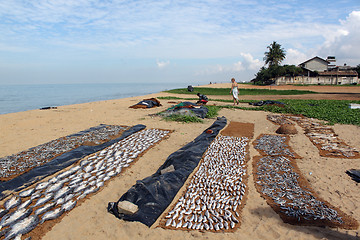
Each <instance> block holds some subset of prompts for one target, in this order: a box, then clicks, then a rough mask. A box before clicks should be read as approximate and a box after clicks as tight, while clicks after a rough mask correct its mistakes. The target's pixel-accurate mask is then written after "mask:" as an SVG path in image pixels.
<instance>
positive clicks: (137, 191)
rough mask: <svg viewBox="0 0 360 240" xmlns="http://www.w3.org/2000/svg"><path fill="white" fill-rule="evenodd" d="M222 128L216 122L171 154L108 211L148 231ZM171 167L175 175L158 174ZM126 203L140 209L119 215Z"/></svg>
mask: <svg viewBox="0 0 360 240" xmlns="http://www.w3.org/2000/svg"><path fill="white" fill-rule="evenodd" d="M225 125H226V118H225V117H222V118H218V119H217V120H216V121H215V122H214V123H213V125H212V126H211V127H209V128H208V129H206V130H205V131H204V132H203V133H202V134H201V135H200V136H198V137H197V138H196V139H195V140H193V141H192V142H190V143H188V144H187V145H186V146H184V147H182V148H181V149H179V150H178V151H176V152H174V153H172V154H171V155H170V156H169V157H168V158H167V159H166V161H165V163H164V164H163V165H162V166H161V167H160V168H159V169H158V170H157V171H156V173H154V174H153V175H152V176H150V177H147V178H145V179H143V180H138V181H137V182H136V184H135V185H134V186H132V187H131V188H130V189H129V190H128V191H127V192H126V193H125V194H124V195H123V196H121V198H120V199H119V200H118V201H117V202H110V203H109V204H108V211H109V212H110V213H112V214H114V215H115V216H116V217H118V218H120V219H124V220H127V221H139V222H142V223H144V224H145V225H147V226H149V227H150V226H151V225H152V224H153V223H154V222H155V221H156V219H157V218H158V217H159V216H160V215H161V214H162V212H163V211H164V210H165V209H166V208H167V207H168V206H169V204H170V203H171V202H172V200H173V198H174V197H175V195H176V194H177V192H178V191H179V190H180V188H181V187H182V186H183V184H184V182H185V181H186V179H187V178H188V176H189V175H190V174H191V173H192V172H193V171H194V169H195V168H196V166H197V165H198V163H199V161H200V160H201V158H202V156H203V154H204V153H205V151H206V149H207V148H208V147H209V145H210V144H211V142H212V141H213V140H214V139H215V137H216V136H217V135H218V133H219V132H220V130H221V129H223V128H224V127H225ZM210 130H212V131H210ZM171 165H173V166H174V168H175V171H172V172H167V173H165V174H163V175H161V170H162V169H165V168H167V167H169V166H171ZM125 200H126V201H129V202H132V203H134V204H136V205H137V206H138V208H139V209H138V211H137V212H136V213H135V214H133V215H125V214H120V213H119V212H118V209H117V204H118V202H120V201H125Z"/></svg>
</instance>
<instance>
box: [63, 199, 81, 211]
mask: <svg viewBox="0 0 360 240" xmlns="http://www.w3.org/2000/svg"><path fill="white" fill-rule="evenodd" d="M76 203H77V202H76V201H73V200H70V201H68V202H66V203H64V204H63V205H62V207H61V208H62V210H64V211H70V210H71V209H73V208H74V207H75V205H76Z"/></svg>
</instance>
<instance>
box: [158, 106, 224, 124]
mask: <svg viewBox="0 0 360 240" xmlns="http://www.w3.org/2000/svg"><path fill="white" fill-rule="evenodd" d="M206 107H207V109H209V111H208V113H207V114H206V116H205V118H214V117H216V116H217V115H218V112H219V110H220V109H221V107H219V106H206ZM164 119H165V120H166V121H176V122H184V123H191V122H195V123H197V122H199V123H203V122H204V121H203V120H202V119H200V118H198V117H196V116H188V115H181V114H172V115H170V116H166V117H164Z"/></svg>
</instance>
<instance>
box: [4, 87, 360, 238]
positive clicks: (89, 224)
mask: <svg viewBox="0 0 360 240" xmlns="http://www.w3.org/2000/svg"><path fill="white" fill-rule="evenodd" d="M210 86H211V87H214V86H216V87H219V86H223V87H229V84H216V85H214V84H213V85H210ZM241 87H243V86H241ZM274 88H276V87H272V89H274ZM289 88H292V87H291V86H289ZM309 88H310V87H309ZM314 88H315V89H316V90H317V91H320V90H319V88H318V87H317V86H314ZM350 88H351V90H348V89H347V88H346V87H338V88H333V87H330V89H328V88H327V90H326V91H325V92H330V91H331V92H333V93H339V92H340V93H342V92H348V93H350V92H352V93H351V94H349V95H351V96H355V97H356V99H357V100H360V97H359V94H360V88H359V87H354V88H353V87H350ZM296 89H300V87H296ZM334 89H335V90H334ZM339 89H340V90H339ZM313 90H314V89H313ZM322 91H323V89H322ZM353 91H354V92H353ZM168 95H171V96H175V95H174V94H167V93H157V94H150V95H147V96H141V97H133V98H126V99H119V100H109V101H102V102H92V103H86V104H78V105H69V106H61V107H58V109H51V110H32V111H26V112H20V113H11V114H3V115H0V139H1V140H0V157H3V156H6V155H10V154H14V153H17V152H19V151H22V150H26V149H28V148H30V147H33V146H37V145H39V144H42V143H45V142H48V141H51V140H54V139H56V138H59V137H62V136H66V135H69V134H72V133H75V132H78V131H81V130H84V129H87V128H89V127H93V126H96V125H98V124H100V123H104V124H117V125H128V126H132V125H136V124H144V125H146V126H147V128H161V129H170V130H174V132H173V133H172V134H171V135H170V138H168V139H166V140H164V141H162V142H161V143H160V144H158V145H156V146H155V147H154V148H152V149H151V150H150V151H148V152H147V153H146V154H145V155H144V156H143V157H141V158H140V159H139V160H138V161H137V162H136V163H135V164H134V165H133V166H131V167H130V168H129V169H128V170H127V171H125V172H124V173H122V174H120V175H119V176H117V177H116V178H114V179H113V180H112V181H111V182H110V183H109V184H107V186H106V187H105V188H103V189H102V190H101V191H99V192H98V193H97V194H95V195H93V196H92V197H91V198H90V199H87V200H86V201H85V202H83V203H82V204H81V205H79V206H77V207H76V208H75V209H73V210H72V211H70V212H69V213H67V214H66V216H65V217H63V218H62V220H61V222H59V223H57V224H56V225H55V226H54V227H53V228H52V229H51V230H50V231H49V232H47V233H46V234H45V236H44V237H43V239H52V240H54V239H61V240H64V239H156V240H158V239H358V237H357V236H358V235H359V233H360V230H341V229H331V228H319V227H304V226H293V225H289V224H286V223H283V222H282V220H281V219H280V217H279V216H278V215H277V214H276V213H275V212H274V211H273V210H272V209H271V208H270V207H269V206H268V205H267V203H266V201H265V200H264V199H263V198H262V197H261V196H260V194H259V193H258V192H257V191H256V189H255V186H254V181H253V177H252V159H251V160H250V162H249V164H248V169H249V173H250V177H249V182H248V184H249V185H248V190H249V193H248V200H247V202H246V206H245V207H244V209H243V212H242V223H241V226H240V228H238V229H237V230H236V231H235V232H234V233H202V232H199V231H190V232H186V231H177V230H165V229H162V228H156V226H153V227H151V228H148V227H147V226H145V225H143V224H141V223H138V222H125V221H123V220H119V219H117V218H115V217H114V215H111V214H109V213H108V212H107V211H106V207H107V204H108V202H112V201H117V200H118V199H119V198H120V196H121V195H122V194H124V193H125V192H126V191H127V190H128V189H129V188H130V187H131V186H132V185H133V184H135V182H136V180H138V179H143V178H145V177H147V176H149V175H151V174H153V173H154V172H155V171H156V170H157V169H158V168H159V167H160V166H161V165H162V164H163V163H164V161H165V160H166V158H167V157H168V156H169V155H170V154H171V153H173V152H175V151H177V150H178V149H179V148H181V147H182V146H184V145H185V144H187V143H188V142H190V141H192V140H193V139H194V138H196V137H197V136H198V135H199V134H201V133H202V131H203V130H204V129H206V128H207V127H209V126H210V125H211V124H212V123H213V122H214V120H215V119H206V120H205V122H204V123H191V124H182V123H176V122H166V121H163V120H160V119H159V118H157V117H150V116H148V115H149V114H152V113H157V112H159V111H162V110H164V109H166V108H168V107H170V106H171V105H172V104H170V103H168V102H167V100H161V103H162V104H163V106H162V107H159V108H154V109H130V108H128V107H129V106H130V105H133V104H135V103H137V102H139V101H141V100H142V99H144V98H150V97H159V96H168ZM321 95H322V94H321ZM325 95H327V96H328V97H334V96H335V95H337V94H324V96H325ZM340 95H345V94H340ZM241 97H242V99H250V100H251V98H249V96H241ZM293 97H294V96H293ZM306 97H307V96H306V95H305V98H306ZM280 98H282V97H277V98H274V99H280ZM227 99H231V97H230V96H228V97H227ZM266 99H269V98H268V97H266ZM266 99H262V98H260V97H259V96H258V100H266ZM210 104H211V101H210ZM267 114H268V113H266V112H258V111H243V110H230V109H223V110H221V111H220V112H219V115H220V116H225V117H226V118H227V119H228V121H237V122H244V123H253V124H254V126H255V128H254V138H253V139H252V141H253V140H254V139H255V138H257V137H258V136H259V135H260V134H275V131H276V129H277V128H278V126H276V125H274V124H273V123H271V122H270V121H268V120H266V115H267ZM333 128H334V130H335V132H336V133H337V134H338V135H339V138H341V139H343V140H344V141H345V142H346V143H348V144H349V145H351V146H353V147H356V148H358V149H359V146H360V138H359V135H360V127H357V126H351V125H335V126H333ZM297 130H298V132H299V133H298V134H296V135H293V136H291V140H290V144H291V147H292V148H293V150H294V151H295V152H296V153H298V154H299V155H300V156H301V157H303V158H302V159H299V160H297V164H298V166H299V168H300V170H301V171H302V173H303V174H304V176H305V177H306V179H307V180H308V181H309V183H310V184H311V186H312V187H313V189H314V190H315V191H316V193H317V194H318V195H319V196H320V197H321V198H323V199H324V200H326V201H328V202H330V203H331V204H333V205H334V206H337V207H339V208H340V209H341V210H342V211H343V212H345V213H346V214H348V215H350V216H352V217H353V218H355V219H356V220H358V221H360V201H359V200H360V191H359V190H360V189H359V186H358V184H356V183H355V182H354V181H352V180H351V178H350V177H349V176H347V175H346V174H345V171H346V170H348V169H351V168H360V162H359V161H360V160H359V159H339V158H324V157H320V156H319V151H318V150H317V148H316V147H315V146H314V145H313V144H312V143H311V142H310V141H309V139H308V138H307V137H306V136H305V135H304V134H303V130H302V129H301V128H300V127H298V126H297ZM256 155H259V154H258V152H257V151H256V150H255V149H254V148H253V146H252V145H250V156H251V158H252V157H253V156H256Z"/></svg>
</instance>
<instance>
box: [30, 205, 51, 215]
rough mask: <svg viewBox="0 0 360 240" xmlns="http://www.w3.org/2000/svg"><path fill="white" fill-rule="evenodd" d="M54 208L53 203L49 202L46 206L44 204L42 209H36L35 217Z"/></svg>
mask: <svg viewBox="0 0 360 240" xmlns="http://www.w3.org/2000/svg"><path fill="white" fill-rule="evenodd" d="M54 206H55V203H54V202H49V203H47V204H45V205H44V206H43V207H41V208H38V209H36V210H35V212H34V214H35V215H41V214H43V213H45V212H47V211H49V210H50V209H51V208H53V207H54Z"/></svg>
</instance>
